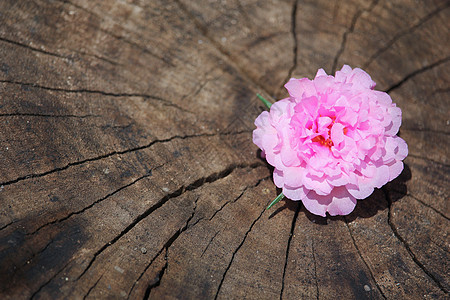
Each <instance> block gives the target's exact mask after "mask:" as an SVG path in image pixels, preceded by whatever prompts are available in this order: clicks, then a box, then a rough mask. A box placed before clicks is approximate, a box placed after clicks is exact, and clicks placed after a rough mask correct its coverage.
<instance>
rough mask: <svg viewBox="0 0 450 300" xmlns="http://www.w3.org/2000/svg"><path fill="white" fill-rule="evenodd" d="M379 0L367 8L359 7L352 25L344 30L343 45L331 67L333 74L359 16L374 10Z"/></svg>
mask: <svg viewBox="0 0 450 300" xmlns="http://www.w3.org/2000/svg"><path fill="white" fill-rule="evenodd" d="M378 1H379V0H374V1H372V3H371V4H370V6H369V8H366V9H359V10H358V11H357V12H356V13H355V14H354V15H353V18H352V21H351V23H350V27H349V28H347V30H346V31H345V32H344V34H343V35H342V42H341V47H340V48H339V50H338V52H337V53H336V55H335V57H334V60H333V67H332V68H331V74H334V73H335V72H336V68H337V64H338V62H339V58H340V57H341V55H342V53H343V52H344V50H345V46H346V44H347V36H348V35H349V34H350V33H352V32H353V31H354V30H355V25H356V22H357V21H358V19H359V17H361V15H362V14H363V13H364V12H370V11H372V9H374V8H375V6H376V5H377V4H378Z"/></svg>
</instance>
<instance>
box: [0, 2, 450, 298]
mask: <svg viewBox="0 0 450 300" xmlns="http://www.w3.org/2000/svg"><path fill="white" fill-rule="evenodd" d="M449 6H450V2H449V1H446V0H421V1H415V0H414V1H413V0H401V1H389V0H379V1H378V0H374V1H362V0H352V1H337V0H336V1H329V0H309V1H287V0H286V1H263V0H248V1H237V0H227V1H225V0H197V1H188V0H172V1H165V0H156V1H144V0H120V1H119V0H117V1H92V0H70V1H62V0H54V1H47V0H34V1H31V0H24V1H16V0H2V1H0V124H1V126H0V298H1V299H28V298H33V299H67V298H68V299H82V298H83V299H84V298H86V299H101V298H108V299H110V298H114V299H115V298H117V299H121V298H129V299H141V298H142V299H147V298H150V299H278V298H280V299H366V298H367V299H429V298H435V299H445V298H447V297H448V291H449V289H450V278H449V251H450V249H449V236H448V235H449V228H450V227H449V215H450V212H449V208H448V200H449V199H450V188H449V186H450V185H449V181H450V178H449V177H450V166H449V149H450V138H449V133H450V101H449V95H448V94H449V82H450V72H449V70H450V59H449V58H450V40H449V39H450V23H449V19H450V9H449ZM343 64H349V65H350V66H352V67H361V68H363V69H364V70H366V71H367V72H368V73H369V74H370V75H371V76H372V78H373V80H374V81H376V82H377V87H376V88H377V89H379V90H382V91H387V92H388V93H389V94H390V95H391V97H392V98H393V100H394V102H396V103H397V105H398V106H399V107H400V108H401V109H402V111H403V124H402V127H401V129H400V136H401V137H402V138H404V139H405V140H406V141H407V143H408V145H409V156H408V157H407V159H406V160H405V169H404V171H403V173H402V174H401V175H400V177H399V178H398V179H396V180H395V181H394V182H392V183H390V184H388V185H387V186H385V187H383V188H382V189H380V190H376V191H375V192H374V194H373V195H372V196H370V197H369V198H368V199H365V200H361V201H358V204H357V207H356V209H355V211H354V212H353V213H352V214H350V215H348V216H345V217H327V218H322V217H318V216H314V215H312V214H310V213H309V212H308V211H306V210H305V208H304V207H303V206H302V205H301V203H299V202H292V201H290V200H287V201H282V202H280V203H279V204H278V205H277V206H275V207H274V208H272V209H271V210H269V211H266V210H265V208H266V206H267V204H268V203H269V202H270V201H271V200H272V199H273V198H274V197H275V196H276V195H277V189H276V187H275V185H274V184H273V182H272V176H271V171H272V169H271V168H270V167H269V166H268V165H267V164H266V163H265V162H264V160H263V159H261V158H260V157H259V154H260V153H259V152H258V151H257V150H258V149H257V147H256V146H255V145H254V144H253V143H252V130H253V129H254V125H253V122H254V120H255V118H256V117H257V116H258V114H259V113H260V112H261V111H263V110H264V107H263V105H262V104H261V103H260V102H259V100H258V99H257V97H256V93H261V94H262V95H264V96H265V97H267V98H268V99H280V98H282V97H284V96H285V95H286V92H285V90H284V88H283V85H284V83H285V82H286V81H287V80H288V79H289V78H290V77H297V78H299V77H309V78H312V77H313V76H314V75H315V73H316V71H317V69H319V68H324V69H325V70H326V71H327V72H328V73H334V71H336V70H337V69H340V68H341V67H342V65H343Z"/></svg>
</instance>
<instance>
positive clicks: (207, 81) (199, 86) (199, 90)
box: [180, 72, 223, 103]
mask: <svg viewBox="0 0 450 300" xmlns="http://www.w3.org/2000/svg"><path fill="white" fill-rule="evenodd" d="M207 73H209V72H207ZM222 75H223V73H222V74H220V75H218V76H216V77H214V78H210V79H206V80H205V81H204V82H203V83H200V84H199V85H198V88H197V89H196V90H195V91H194V92H193V93H191V94H186V95H184V96H183V97H182V98H181V100H180V102H181V103H183V102H184V100H185V99H186V98H194V97H196V96H197V95H198V94H199V93H200V92H201V91H202V90H203V88H204V87H205V86H206V85H207V84H208V83H210V82H211V81H216V80H218V79H219V78H220V77H221V76H222Z"/></svg>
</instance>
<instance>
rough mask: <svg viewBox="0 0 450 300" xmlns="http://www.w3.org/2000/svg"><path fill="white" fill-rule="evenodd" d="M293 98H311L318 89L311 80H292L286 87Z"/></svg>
mask: <svg viewBox="0 0 450 300" xmlns="http://www.w3.org/2000/svg"><path fill="white" fill-rule="evenodd" d="M284 87H285V88H286V89H287V90H288V92H289V95H291V97H294V98H297V99H301V98H302V97H310V96H312V95H314V94H315V93H316V88H315V87H314V84H313V82H312V81H311V80H309V79H307V78H302V79H295V78H291V79H290V80H289V81H288V83H286V84H285V85H284Z"/></svg>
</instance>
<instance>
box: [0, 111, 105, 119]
mask: <svg viewBox="0 0 450 300" xmlns="http://www.w3.org/2000/svg"><path fill="white" fill-rule="evenodd" d="M0 117H43V118H79V119H85V118H100V117H102V116H100V115H49V114H36V113H20V112H15V113H9V114H0Z"/></svg>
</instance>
